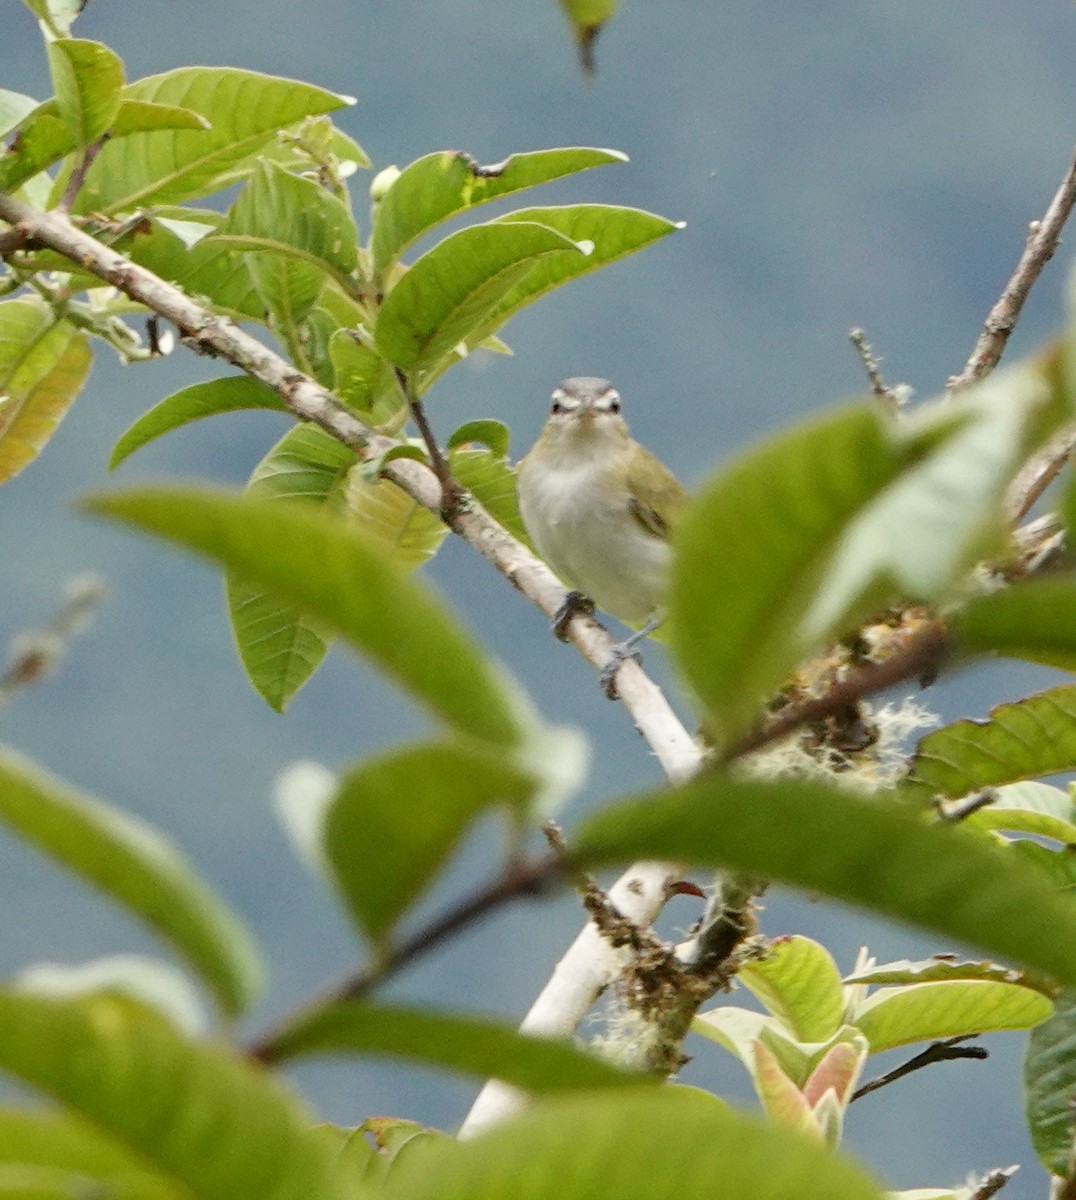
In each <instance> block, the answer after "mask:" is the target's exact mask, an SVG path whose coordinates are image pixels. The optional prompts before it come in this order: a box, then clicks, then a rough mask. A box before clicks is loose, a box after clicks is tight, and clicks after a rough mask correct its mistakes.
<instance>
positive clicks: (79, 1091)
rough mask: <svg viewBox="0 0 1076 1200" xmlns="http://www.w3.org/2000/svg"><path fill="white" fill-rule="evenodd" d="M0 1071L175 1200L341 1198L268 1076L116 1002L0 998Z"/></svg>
mask: <svg viewBox="0 0 1076 1200" xmlns="http://www.w3.org/2000/svg"><path fill="white" fill-rule="evenodd" d="M0 1070H4V1071H6V1072H8V1073H9V1074H11V1075H14V1076H15V1077H16V1078H17V1079H20V1080H22V1081H23V1082H24V1083H27V1084H29V1085H30V1086H32V1087H34V1088H36V1089H38V1090H40V1091H42V1092H44V1093H46V1094H47V1095H49V1096H51V1097H52V1098H53V1099H55V1100H57V1101H59V1102H60V1103H61V1104H62V1105H63V1106H64V1107H65V1108H66V1109H67V1110H69V1111H71V1112H72V1113H76V1114H78V1116H79V1117H80V1118H82V1120H83V1121H85V1122H87V1123H89V1124H90V1125H91V1126H92V1127H94V1128H95V1129H98V1130H101V1131H103V1132H104V1133H105V1134H107V1135H109V1136H110V1137H111V1138H112V1139H113V1141H114V1142H115V1143H116V1144H117V1145H118V1146H120V1147H122V1148H123V1149H124V1150H125V1151H127V1152H128V1153H130V1154H132V1155H134V1156H136V1158H137V1161H138V1162H139V1164H140V1165H141V1166H142V1167H143V1168H149V1169H152V1170H153V1171H155V1172H157V1173H158V1174H160V1175H161V1176H163V1177H164V1178H165V1179H166V1180H167V1181H168V1182H169V1183H170V1184H171V1185H172V1186H173V1188H175V1190H176V1192H177V1193H178V1194H179V1195H180V1196H183V1197H198V1198H199V1200H310V1198H311V1197H315V1196H316V1197H318V1198H319V1200H323V1198H324V1200H341V1197H340V1193H339V1192H338V1191H337V1188H336V1187H335V1186H334V1183H333V1181H334V1178H335V1155H334V1154H333V1152H332V1151H331V1149H330V1147H329V1146H327V1145H326V1144H325V1142H324V1140H323V1139H322V1138H321V1137H319V1136H318V1135H317V1133H316V1131H315V1130H314V1129H313V1128H312V1127H311V1125H310V1124H309V1119H308V1118H307V1116H306V1114H305V1113H304V1112H303V1110H302V1109H301V1108H300V1107H299V1105H298V1103H297V1102H296V1101H295V1100H294V1099H293V1098H292V1097H291V1096H290V1095H289V1094H288V1093H287V1092H285V1091H284V1090H283V1089H282V1088H281V1087H280V1086H279V1085H278V1084H277V1083H276V1082H275V1081H274V1080H273V1079H271V1078H270V1077H269V1076H267V1075H266V1074H265V1073H264V1072H263V1071H260V1070H258V1068H256V1067H255V1066H253V1065H252V1064H251V1063H249V1062H245V1061H243V1060H241V1059H239V1058H237V1057H234V1056H233V1055H232V1054H230V1053H228V1052H227V1051H225V1050H223V1049H219V1048H212V1049H211V1048H209V1047H205V1046H199V1045H197V1044H195V1043H193V1042H189V1041H186V1040H184V1039H182V1038H181V1037H180V1036H179V1035H178V1034H176V1033H175V1032H174V1031H173V1030H172V1028H171V1027H170V1026H169V1025H168V1024H167V1022H165V1021H162V1020H159V1019H157V1018H156V1017H154V1016H153V1015H152V1014H151V1013H150V1012H149V1011H148V1010H147V1009H145V1008H143V1007H141V1006H135V1005H131V1004H130V1003H128V1002H126V1001H123V1000H121V999H119V998H118V997H115V996H97V997H93V998H91V999H85V1000H52V999H43V998H42V997H40V996H33V995H24V994H20V993H18V992H13V991H6V992H0Z"/></svg>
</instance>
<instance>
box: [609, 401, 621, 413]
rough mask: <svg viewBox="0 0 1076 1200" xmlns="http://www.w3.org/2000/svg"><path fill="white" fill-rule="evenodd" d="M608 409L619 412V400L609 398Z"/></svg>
mask: <svg viewBox="0 0 1076 1200" xmlns="http://www.w3.org/2000/svg"><path fill="white" fill-rule="evenodd" d="M609 411H610V412H611V413H618V412H620V401H619V400H610V401H609Z"/></svg>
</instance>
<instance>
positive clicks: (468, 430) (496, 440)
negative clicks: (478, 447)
mask: <svg viewBox="0 0 1076 1200" xmlns="http://www.w3.org/2000/svg"><path fill="white" fill-rule="evenodd" d="M511 437H512V433H511V430H510V429H509V428H508V426H507V425H505V423H504V422H503V421H494V420H492V419H491V418H488V417H487V418H485V419H483V420H479V421H467V422H465V423H464V424H463V425H461V426H460V427H459V429H456V430H454V431H453V432H452V433H451V434H450V435H449V439H448V441H447V442H446V443H445V449H446V450H448V451H449V452H451V451H453V450H467V449H470V447H471V445H472V444H473V443H474V442H481V444H482V445H483V446H486V447H488V449H490V450H492V451H493V453H494V454H495V455H497V457H498V458H507V457H508V448H509V446H510V444H511Z"/></svg>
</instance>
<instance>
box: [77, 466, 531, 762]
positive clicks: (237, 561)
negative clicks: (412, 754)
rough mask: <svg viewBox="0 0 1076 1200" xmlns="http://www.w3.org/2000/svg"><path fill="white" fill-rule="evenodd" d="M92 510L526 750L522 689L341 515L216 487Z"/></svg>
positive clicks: (121, 496) (90, 503)
mask: <svg viewBox="0 0 1076 1200" xmlns="http://www.w3.org/2000/svg"><path fill="white" fill-rule="evenodd" d="M84 507H85V508H87V509H88V510H89V511H91V512H97V513H100V514H102V515H107V516H110V517H113V518H115V519H117V520H121V521H125V522H127V523H128V524H130V525H133V526H136V527H138V528H140V529H143V530H145V531H146V532H152V533H156V534H157V535H158V536H161V537H164V538H167V539H169V540H171V541H174V542H176V543H178V544H180V545H185V546H187V547H188V548H190V549H191V550H194V551H197V552H198V553H201V554H203V555H206V556H207V557H210V558H213V559H215V560H216V561H218V562H220V563H222V564H223V565H225V566H228V567H231V568H232V569H233V570H235V571H236V572H237V573H238V574H240V575H243V576H245V577H246V578H247V579H248V580H250V582H252V583H259V584H261V585H262V586H264V587H266V588H268V589H270V590H272V591H275V592H276V593H277V594H278V595H279V596H280V597H281V598H282V599H285V600H288V601H290V602H291V603H293V604H296V605H297V606H299V607H300V608H302V609H303V610H304V611H305V612H307V613H309V614H310V615H311V616H312V617H316V618H317V619H318V620H320V621H322V622H323V623H324V624H325V625H326V626H328V627H329V628H331V629H334V630H335V631H336V632H337V633H339V634H340V635H341V636H342V637H345V638H347V639H348V641H350V642H351V643H352V645H353V646H354V647H355V648H356V649H358V650H360V651H361V652H362V653H363V654H365V655H367V656H368V657H369V658H371V659H372V660H373V661H374V662H375V663H377V664H378V665H379V666H380V667H382V669H384V670H385V671H387V672H388V673H389V674H390V675H392V677H393V678H394V679H395V680H396V681H397V682H398V683H399V684H401V685H402V686H403V687H405V688H407V689H409V690H410V691H411V692H412V693H413V694H414V695H415V696H416V698H418V699H419V700H421V701H422V702H423V703H425V705H426V706H427V707H428V708H429V709H430V710H431V711H433V712H435V713H436V714H437V715H438V716H440V717H441V718H442V719H443V720H444V721H445V722H446V723H447V724H448V725H449V726H450V727H452V728H455V729H458V730H460V731H461V732H462V733H464V734H466V735H468V736H471V737H475V738H477V739H479V740H480V741H490V742H494V743H497V744H501V745H513V744H516V743H517V742H518V741H519V740H520V737H521V734H522V729H521V724H520V721H521V715H520V707H519V706H520V698H519V693H518V692H517V690H516V687H515V685H514V683H512V682H510V681H509V680H508V679H507V677H506V676H505V675H504V674H503V673H502V672H501V670H500V669H499V668H498V667H496V666H494V665H493V664H492V663H491V662H490V661H489V660H488V659H487V658H486V657H485V656H484V655H483V654H482V653H481V652H480V651H479V649H478V647H477V646H476V645H475V643H474V642H473V640H472V639H471V638H470V636H469V635H468V634H467V633H466V632H465V631H464V630H463V628H462V627H461V626H460V625H459V624H458V623H457V622H456V620H455V619H454V618H453V617H452V616H451V615H450V614H449V612H448V610H447V609H446V608H445V607H444V605H443V604H442V603H441V602H440V601H439V600H438V599H436V598H435V596H434V594H433V593H432V592H430V591H429V590H427V589H426V588H424V587H423V586H422V585H421V584H420V583H418V581H417V580H415V579H413V578H408V577H406V576H403V575H402V574H401V573H400V572H399V571H398V570H397V569H395V568H393V567H392V566H391V565H390V564H389V563H388V562H386V560H385V556H384V551H383V550H381V548H380V547H378V546H377V545H376V544H375V543H373V542H372V541H371V540H370V539H369V538H367V537H364V536H363V535H362V534H361V533H360V532H359V531H357V530H355V529H351V528H348V527H346V526H345V525H344V523H343V522H341V521H340V520H338V519H336V518H333V517H331V516H330V515H329V514H322V513H319V512H312V511H310V510H309V509H307V508H306V507H303V506H300V505H298V504H285V503H283V502H280V503H270V502H267V501H265V500H256V499H250V498H240V497H238V496H235V495H233V494H230V493H228V492H224V491H219V490H215V489H210V488H186V489H184V488H145V489H134V490H131V491H128V492H122V493H113V494H111V495H100V496H96V497H92V498H90V499H89V500H87V501H85V502H84ZM431 663H437V668H438V669H437V670H436V671H431V670H430V664H431Z"/></svg>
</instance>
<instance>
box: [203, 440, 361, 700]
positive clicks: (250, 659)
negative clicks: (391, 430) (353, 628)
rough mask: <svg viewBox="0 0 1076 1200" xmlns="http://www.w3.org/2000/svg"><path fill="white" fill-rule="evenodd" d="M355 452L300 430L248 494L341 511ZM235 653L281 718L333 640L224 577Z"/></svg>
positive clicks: (268, 459)
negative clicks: (344, 490) (280, 713)
mask: <svg viewBox="0 0 1076 1200" xmlns="http://www.w3.org/2000/svg"><path fill="white" fill-rule="evenodd" d="M354 464H355V452H354V451H353V450H349V449H348V448H347V446H345V445H343V444H342V443H340V442H338V441H337V440H336V439H335V438H331V437H329V435H328V434H327V433H325V432H324V431H323V430H321V429H318V428H317V427H316V426H313V425H297V426H295V427H294V428H293V429H289V430H288V432H287V433H286V434H285V435H284V436H283V437H282V438H281V439H280V441H279V442H277V444H276V445H275V446H274V447H273V448H272V449H271V450H270V451H269V453H268V454H267V455H266V456H265V457H264V458H263V459H262V460H261V462H260V463H259V464H258V465H257V466H256V467H255V468H254V472H253V474H252V475H251V477H250V482H249V483H248V484H247V494H248V495H250V496H255V497H258V498H259V499H263V500H303V501H306V502H308V503H312V504H318V505H328V506H329V507H330V508H331V509H337V508H339V506H340V505H341V504H342V503H343V488H344V485H345V482H346V480H347V473H348V471H350V469H351V468H352V467H353V466H354ZM226 587H227V595H228V613H229V616H230V617H231V621H232V632H233V633H234V634H235V644H236V649H237V651H238V653H239V659H240V661H241V662H242V664H243V669H244V670H245V671H246V673H247V676H248V677H249V679H250V682H251V683H252V684H253V685H254V688H255V690H256V691H257V692H258V693H259V694H260V695H261V696H262V697H263V698H264V699H265V701H266V703H267V704H268V705H269V706H270V708H273V709H275V710H276V711H277V712H283V711H284V709H285V708H287V706H288V704H289V702H290V701H291V699H292V697H293V696H294V695H295V693H296V692H297V691H298V690H299V689H300V688H301V687H302V686H303V684H304V683H306V681H307V680H308V679H309V678H310V677H311V675H313V674H314V672H315V671H316V670H317V669H318V667H319V666H320V665H321V662H322V660H323V659H324V657H325V653H326V651H327V650H328V648H329V642H330V641H331V637H330V635H329V634H328V632H327V631H325V630H324V629H323V628H322V627H321V624H320V623H319V622H318V621H316V620H312V619H311V618H309V617H307V616H306V615H305V614H304V613H303V612H302V611H301V610H300V609H299V608H297V607H296V606H295V605H294V604H288V603H287V602H286V601H283V600H281V599H280V598H279V596H277V595H276V593H275V592H273V591H267V590H266V589H265V588H263V587H261V586H259V585H257V584H250V583H247V581H246V580H245V579H243V578H242V576H240V575H237V574H236V573H235V572H233V571H229V572H228V573H227V575H226Z"/></svg>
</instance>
